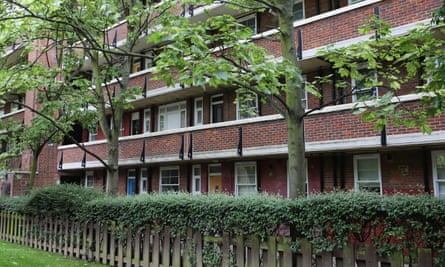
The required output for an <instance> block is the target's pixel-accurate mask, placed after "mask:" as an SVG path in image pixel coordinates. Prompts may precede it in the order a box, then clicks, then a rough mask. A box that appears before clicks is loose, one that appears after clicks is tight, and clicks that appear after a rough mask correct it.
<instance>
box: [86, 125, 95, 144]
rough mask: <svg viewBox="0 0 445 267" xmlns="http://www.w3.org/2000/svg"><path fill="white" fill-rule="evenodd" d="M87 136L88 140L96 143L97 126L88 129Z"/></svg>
mask: <svg viewBox="0 0 445 267" xmlns="http://www.w3.org/2000/svg"><path fill="white" fill-rule="evenodd" d="M88 133H89V136H88V140H89V141H90V142H91V141H96V140H97V126H96V127H94V128H92V129H89V130H88Z"/></svg>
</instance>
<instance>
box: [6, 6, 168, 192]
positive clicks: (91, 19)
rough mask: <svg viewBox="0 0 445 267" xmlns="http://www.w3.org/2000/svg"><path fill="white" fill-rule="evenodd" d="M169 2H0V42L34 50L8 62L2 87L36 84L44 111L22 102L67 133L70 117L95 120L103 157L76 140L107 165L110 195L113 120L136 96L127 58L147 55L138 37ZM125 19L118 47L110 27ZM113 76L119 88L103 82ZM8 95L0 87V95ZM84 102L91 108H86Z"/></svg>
mask: <svg viewBox="0 0 445 267" xmlns="http://www.w3.org/2000/svg"><path fill="white" fill-rule="evenodd" d="M171 4H172V3H171V2H168V1H165V3H163V4H158V3H157V1H153V2H152V1H130V0H128V1H118V0H116V1H108V0H107V1H75V0H66V1H52V0H41V1H20V0H17V1H16V0H7V1H3V3H2V5H1V17H0V28H1V29H2V34H1V37H0V44H1V47H2V48H3V49H6V48H7V47H8V46H10V45H11V44H13V43H14V42H17V41H20V45H21V47H24V51H26V52H28V53H29V52H33V53H35V54H37V55H36V56H35V60H33V61H32V62H31V63H30V64H29V63H26V64H17V65H15V66H14V67H12V68H15V69H16V73H15V77H16V78H15V81H17V83H15V84H14V83H12V82H11V80H10V79H8V83H9V84H8V88H15V89H16V90H17V88H18V90H22V91H27V90H37V89H38V91H39V94H40V95H43V96H44V97H43V98H42V99H41V100H42V101H41V102H40V103H41V105H42V103H45V105H44V106H47V107H48V108H49V109H48V111H47V112H46V111H45V112H44V113H42V111H41V110H42V106H39V107H35V108H33V107H29V106H28V107H27V108H31V109H32V111H33V112H36V113H37V117H41V118H43V119H45V120H47V121H48V122H49V123H50V124H51V125H52V126H53V127H55V128H56V129H57V131H61V132H62V133H63V134H65V135H67V134H68V133H69V131H70V130H71V129H72V126H73V125H74V123H76V122H82V123H83V126H85V127H88V126H90V127H91V124H94V121H99V125H100V128H101V130H102V132H103V133H104V135H105V137H106V139H107V142H108V159H107V161H106V162H105V161H104V160H103V159H101V158H99V157H98V156H96V155H95V154H94V153H92V152H90V151H88V150H87V149H86V148H85V147H84V146H83V145H82V144H80V143H77V145H78V146H79V147H80V148H81V149H83V150H85V151H86V152H88V153H90V154H92V155H93V156H95V157H96V159H98V160H99V161H100V162H102V164H103V165H104V166H105V167H106V169H107V177H108V179H107V182H108V191H109V193H110V194H111V195H117V193H118V178H119V177H118V168H119V154H118V153H119V141H118V138H119V136H120V127H113V125H114V126H118V125H120V124H121V121H122V114H123V111H124V109H125V108H128V106H129V103H130V102H131V100H132V99H133V98H134V97H135V95H136V94H140V87H139V88H130V87H129V85H128V81H129V74H130V67H131V59H132V58H133V57H148V56H147V55H142V54H140V53H136V49H135V47H136V45H137V42H138V40H139V38H140V36H141V35H142V34H143V33H146V32H148V30H149V27H150V26H151V25H155V24H156V23H155V22H154V21H155V20H156V19H157V18H158V17H159V16H160V15H161V14H162V13H163V12H164V11H165V10H166V9H168V8H169V7H171ZM123 18H124V19H125V20H126V31H127V38H126V41H125V43H124V44H123V45H122V46H118V45H117V44H116V42H115V41H116V38H114V37H113V36H111V31H110V29H111V28H112V27H113V25H117V24H118V23H119V22H120V20H121V19H123ZM116 34H117V32H116ZM25 65H26V67H24V66H25ZM86 66H87V68H88V66H89V67H90V68H91V79H90V78H89V77H85V75H84V70H85V67H86ZM0 71H1V72H3V75H1V76H2V77H8V73H10V72H11V66H9V65H3V68H2V69H1V70H0ZM29 76H31V77H39V79H36V80H35V82H34V83H32V84H29V83H27V82H24V81H27V80H28V79H26V77H29ZM42 77H44V78H46V80H43V78H42ZM50 78H52V80H51V79H50ZM54 78H57V79H56V80H57V82H56V83H55V84H56V85H57V86H53V81H54ZM113 79H114V80H115V81H116V84H117V86H109V82H110V81H111V80H113ZM18 81H22V83H19V82H18ZM116 87H117V88H116ZM6 95H7V94H5V89H4V88H2V91H1V92H0V96H6ZM87 105H89V106H90V107H92V108H87ZM89 110H94V112H89ZM51 113H53V114H59V115H60V114H69V115H70V116H69V118H67V117H65V119H66V121H64V124H63V125H61V124H60V121H58V120H56V119H54V118H53V117H52V116H49V114H51ZM56 117H57V116H56ZM35 126H36V124H35V122H34V125H26V127H33V128H34V129H35ZM41 138H42V137H41ZM41 138H40V139H39V138H37V137H36V139H35V140H36V141H34V145H33V146H32V147H37V148H36V149H35V151H38V146H39V145H41V144H42V143H43V142H44V140H42V139H41ZM71 139H72V141H75V140H74V139H73V138H72V137H71ZM36 155H37V154H36Z"/></svg>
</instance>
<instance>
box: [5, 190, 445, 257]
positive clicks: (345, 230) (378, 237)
mask: <svg viewBox="0 0 445 267" xmlns="http://www.w3.org/2000/svg"><path fill="white" fill-rule="evenodd" d="M0 209H1V210H10V211H19V212H23V213H28V214H32V215H40V216H43V215H48V216H55V217H63V218H71V219H76V220H81V221H94V222H99V223H103V224H106V225H109V226H112V227H113V229H114V230H115V231H116V233H117V234H123V235H124V234H125V233H126V231H125V229H126V228H127V227H131V228H132V229H138V230H143V229H145V227H146V226H147V225H150V226H151V227H152V229H158V230H159V231H161V230H162V229H163V228H165V227H169V230H170V231H171V233H172V235H173V236H174V235H175V234H177V233H185V231H186V230H187V229H190V228H191V229H193V230H195V231H199V232H201V233H203V234H205V235H207V236H215V237H218V236H219V237H220V236H223V234H229V235H236V234H240V233H241V234H246V235H256V236H258V237H259V238H260V239H262V240H264V239H265V238H266V237H267V236H277V235H289V233H290V231H292V232H293V233H294V236H293V238H296V239H294V241H293V242H292V243H291V245H292V246H293V247H294V248H295V249H298V244H299V240H300V239H306V240H308V241H309V242H310V243H311V244H312V246H313V248H314V249H315V250H318V251H332V250H334V249H335V248H341V247H343V246H344V245H346V244H347V243H348V242H350V241H354V242H358V243H361V242H369V243H373V244H374V245H375V246H376V247H377V249H378V251H379V253H381V254H390V253H391V252H392V251H400V250H401V249H403V248H415V247H429V248H432V249H436V250H441V249H443V248H444V246H445V243H444V240H445V200H443V199H439V198H435V197H432V196H429V195H417V196H412V195H411V196H410V195H393V196H379V195H376V194H371V193H353V192H350V193H340V192H339V193H330V194H320V195H313V196H311V197H310V198H298V199H293V200H290V199H282V198H280V197H275V196H269V195H254V196H245V197H234V196H229V195H225V194H216V195H207V196H195V195H190V194H185V193H178V194H165V195H159V194H153V195H146V196H138V197H120V198H111V197H103V196H102V195H101V194H100V193H97V192H94V191H91V190H88V189H81V188H79V187H76V186H66V185H62V186H54V187H49V188H45V189H42V190H38V191H36V192H34V193H33V194H32V195H31V196H30V197H29V198H25V199H23V200H20V199H11V198H8V199H0ZM206 249H207V250H208V251H207V252H208V255H207V256H208V257H209V261H212V262H213V261H218V258H215V257H214V256H215V255H214V254H215V253H213V248H212V247H208V248H206ZM216 254H217V253H216Z"/></svg>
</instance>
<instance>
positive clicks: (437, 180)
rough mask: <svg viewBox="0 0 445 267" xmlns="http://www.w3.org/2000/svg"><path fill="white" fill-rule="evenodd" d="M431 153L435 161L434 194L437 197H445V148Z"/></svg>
mask: <svg viewBox="0 0 445 267" xmlns="http://www.w3.org/2000/svg"><path fill="white" fill-rule="evenodd" d="M431 154H432V155H431V159H432V161H433V181H434V195H435V196H437V197H445V150H441V151H433V152H432V153H431Z"/></svg>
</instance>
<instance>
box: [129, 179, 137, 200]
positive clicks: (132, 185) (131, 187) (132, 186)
mask: <svg viewBox="0 0 445 267" xmlns="http://www.w3.org/2000/svg"><path fill="white" fill-rule="evenodd" d="M135 185H136V179H134V178H129V179H128V184H127V195H129V196H132V195H133V194H134V189H135Z"/></svg>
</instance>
